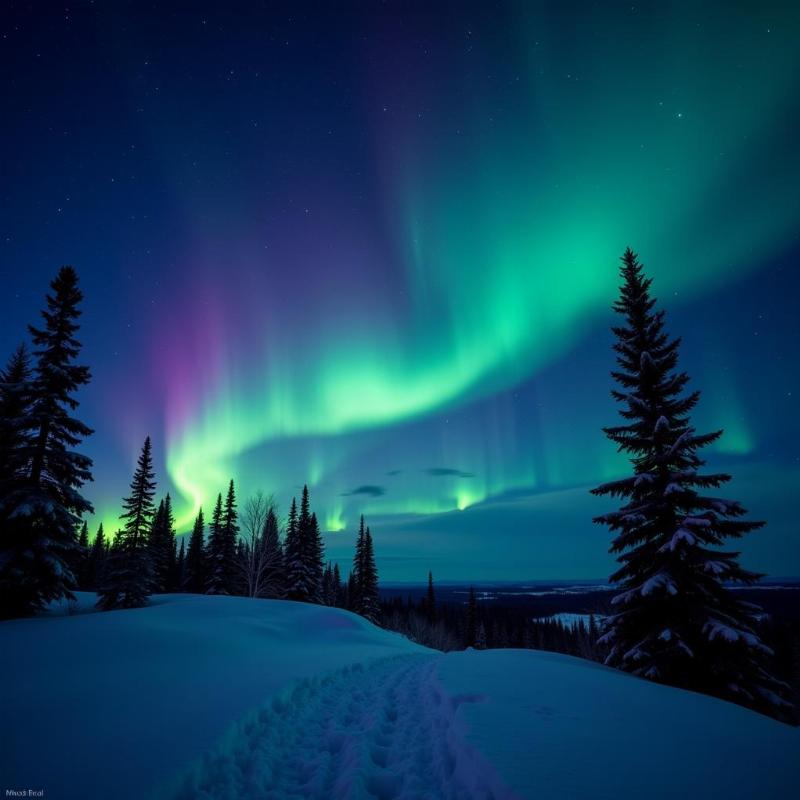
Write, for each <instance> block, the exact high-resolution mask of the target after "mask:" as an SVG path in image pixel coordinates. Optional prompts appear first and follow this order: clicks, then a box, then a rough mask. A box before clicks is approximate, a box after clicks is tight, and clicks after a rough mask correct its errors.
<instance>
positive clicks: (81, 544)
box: [71, 520, 89, 591]
mask: <svg viewBox="0 0 800 800" xmlns="http://www.w3.org/2000/svg"><path fill="white" fill-rule="evenodd" d="M74 558H75V560H74V562H73V563H72V565H71V566H72V574H73V575H74V576H75V583H76V585H77V587H78V588H79V589H82V590H83V591H86V589H87V582H88V578H89V525H88V524H87V523H86V520H84V521H83V524H82V525H81V532H80V533H79V534H78V549H77V550H76V551H75V557H74Z"/></svg>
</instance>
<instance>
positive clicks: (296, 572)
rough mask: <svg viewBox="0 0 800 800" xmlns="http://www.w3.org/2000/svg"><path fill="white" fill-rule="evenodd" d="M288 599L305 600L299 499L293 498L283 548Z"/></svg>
mask: <svg viewBox="0 0 800 800" xmlns="http://www.w3.org/2000/svg"><path fill="white" fill-rule="evenodd" d="M283 556H284V574H285V577H286V597H287V598H288V599H289V600H305V595H304V593H303V560H302V551H301V548H300V535H299V531H298V517H297V499H296V498H294V497H293V498H292V505H291V508H290V509H289V518H288V519H287V521H286V542H285V543H284V548H283Z"/></svg>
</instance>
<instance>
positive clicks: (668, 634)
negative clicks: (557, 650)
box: [593, 249, 786, 714]
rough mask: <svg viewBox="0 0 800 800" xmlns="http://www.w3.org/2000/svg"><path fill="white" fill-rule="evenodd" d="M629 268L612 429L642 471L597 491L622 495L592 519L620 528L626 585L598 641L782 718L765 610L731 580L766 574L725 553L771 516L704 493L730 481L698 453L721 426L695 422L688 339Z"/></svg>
mask: <svg viewBox="0 0 800 800" xmlns="http://www.w3.org/2000/svg"><path fill="white" fill-rule="evenodd" d="M621 275H622V280H623V284H622V287H621V294H620V298H619V300H618V301H617V302H616V303H615V305H614V310H615V311H616V312H617V313H618V314H620V315H622V316H623V318H624V323H623V324H622V325H620V326H618V327H614V328H613V332H614V334H615V335H616V337H617V341H616V343H615V344H614V350H615V351H616V353H617V363H618V365H619V369H618V370H616V371H614V372H612V376H613V378H614V379H615V381H616V382H617V383H618V384H619V386H620V389H615V390H614V391H613V392H612V395H613V397H614V399H615V400H617V401H618V402H619V403H621V404H622V405H623V407H622V409H621V410H620V415H621V416H622V417H623V419H624V424H622V425H618V426H614V427H609V428H605V429H604V431H605V433H606V435H607V436H608V438H609V439H611V440H612V441H613V442H614V443H615V444H617V445H618V447H619V449H620V450H621V451H623V452H625V453H628V454H629V455H630V457H631V462H632V465H633V475H631V476H630V477H628V478H624V479H622V480H618V481H613V482H611V483H606V484H604V485H603V486H600V487H598V488H597V489H594V490H593V494H596V495H611V496H613V497H620V498H623V499H624V500H625V504H624V505H623V506H622V507H621V508H620V509H619V510H618V511H612V512H610V513H608V514H604V515H602V516H600V517H597V518H596V519H595V522H598V523H602V524H605V525H608V526H609V528H610V529H611V530H612V531H614V532H615V533H616V538H615V539H614V541H613V543H612V547H611V552H612V553H616V554H618V558H617V561H618V562H619V563H620V564H621V566H620V568H619V569H618V570H617V571H616V572H615V573H614V574H613V575H612V576H611V581H612V582H613V583H615V584H618V585H619V588H620V590H621V591H620V592H619V594H617V595H616V596H615V597H614V599H613V600H612V603H613V607H614V613H613V614H612V615H611V616H610V617H609V619H608V621H607V624H606V629H605V632H604V635H603V636H602V637H601V638H600V640H599V641H600V644H601V645H605V646H607V647H609V648H610V650H609V653H608V656H607V658H606V663H607V664H609V665H611V666H615V667H619V668H621V669H624V670H627V671H629V672H633V673H635V674H636V675H640V676H643V677H645V678H650V679H652V680H655V681H659V682H662V683H668V684H671V685H673V686H680V687H683V688H687V689H692V690H696V691H700V692H705V693H707V694H713V695H717V696H719V697H723V698H726V699H729V700H732V701H735V702H737V703H740V704H742V705H747V706H750V707H752V708H755V709H758V710H761V711H766V712H768V713H773V714H774V713H776V711H779V710H780V709H782V708H785V707H786V704H785V702H784V700H783V699H782V693H783V689H782V685H781V684H780V683H779V682H777V681H776V680H774V679H773V678H772V677H771V676H770V674H769V673H768V672H767V670H766V668H765V661H766V659H767V658H768V657H769V656H770V655H771V651H770V650H769V648H768V647H767V646H766V645H765V644H764V643H763V642H762V641H761V639H760V637H759V634H758V632H757V631H758V627H759V618H760V615H761V611H760V609H759V608H758V607H756V606H753V605H751V604H749V603H745V602H744V601H742V600H740V599H738V598H737V596H736V595H735V594H733V593H732V592H731V591H730V590H729V589H728V588H726V586H725V584H726V583H740V584H745V585H750V584H753V583H755V582H756V581H757V580H758V579H759V578H760V577H761V576H760V575H758V574H756V573H753V572H748V571H746V570H744V569H742V567H740V566H739V563H738V555H739V554H738V553H735V552H728V551H723V550H719V549H718V548H719V547H720V546H721V545H722V544H723V543H724V542H725V540H727V539H729V538H738V537H740V536H742V535H743V534H745V533H747V532H749V531H752V530H755V529H756V528H760V527H761V526H762V525H763V523H761V522H751V521H747V520H744V519H742V517H743V516H744V514H745V513H746V512H745V509H744V508H742V506H741V505H740V504H739V503H737V502H735V501H731V500H724V499H721V498H718V497H713V496H707V495H706V494H704V493H703V492H705V491H706V490H708V489H715V488H717V487H719V486H721V485H722V484H724V483H726V482H727V481H728V480H730V476H729V475H725V474H709V473H701V472H700V469H701V468H702V466H703V464H704V463H705V462H704V461H703V460H702V459H701V458H700V457H699V455H698V451H699V450H701V449H702V448H703V447H705V446H706V445H709V444H711V443H712V442H714V441H716V440H717V439H718V438H719V437H720V436H721V434H722V431H714V432H712V433H707V434H697V433H696V432H695V430H694V428H692V426H691V422H690V418H689V414H690V412H691V411H692V409H693V408H694V407H695V405H696V404H697V401H698V399H699V396H700V395H699V392H697V391H694V392H689V393H687V392H686V391H685V388H686V384H687V383H688V381H689V376H688V375H687V374H686V373H685V372H679V371H677V364H678V347H679V343H680V340H678V339H671V338H670V337H669V336H668V335H667V334H666V333H665V331H664V312H663V311H657V310H655V304H656V301H655V299H654V298H652V297H651V295H650V285H651V279H650V278H647V277H645V275H644V272H643V269H642V266H641V265H640V264H639V262H638V260H637V257H636V255H635V254H634V253H633V252H632V251H631V250H630V249H628V250H626V252H625V255H624V256H623V257H622V267H621Z"/></svg>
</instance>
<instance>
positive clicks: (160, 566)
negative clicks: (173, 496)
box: [147, 500, 167, 594]
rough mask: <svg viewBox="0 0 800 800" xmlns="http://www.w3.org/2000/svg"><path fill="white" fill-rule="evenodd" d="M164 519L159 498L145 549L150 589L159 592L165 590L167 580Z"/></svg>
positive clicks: (162, 502) (162, 505) (162, 506)
mask: <svg viewBox="0 0 800 800" xmlns="http://www.w3.org/2000/svg"><path fill="white" fill-rule="evenodd" d="M165 545H166V520H165V516H164V501H163V500H160V501H159V503H158V508H157V509H156V513H155V514H154V515H153V524H152V525H151V527H150V535H149V536H148V537H147V551H148V556H149V558H150V574H151V575H152V579H153V580H152V584H151V586H150V591H151V592H153V593H155V594H159V593H161V592H163V591H165V590H166V582H167V555H166V548H165Z"/></svg>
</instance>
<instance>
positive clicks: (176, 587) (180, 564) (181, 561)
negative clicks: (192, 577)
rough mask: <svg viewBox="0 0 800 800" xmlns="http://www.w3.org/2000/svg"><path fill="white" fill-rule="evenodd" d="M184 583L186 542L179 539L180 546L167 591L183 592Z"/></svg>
mask: <svg viewBox="0 0 800 800" xmlns="http://www.w3.org/2000/svg"><path fill="white" fill-rule="evenodd" d="M185 583H186V543H185V542H184V540H183V539H181V546H180V549H179V550H178V554H177V556H176V557H175V561H174V564H173V566H172V570H171V575H170V582H169V591H171V592H183V591H185V589H184V588H183V587H184V584H185Z"/></svg>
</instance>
